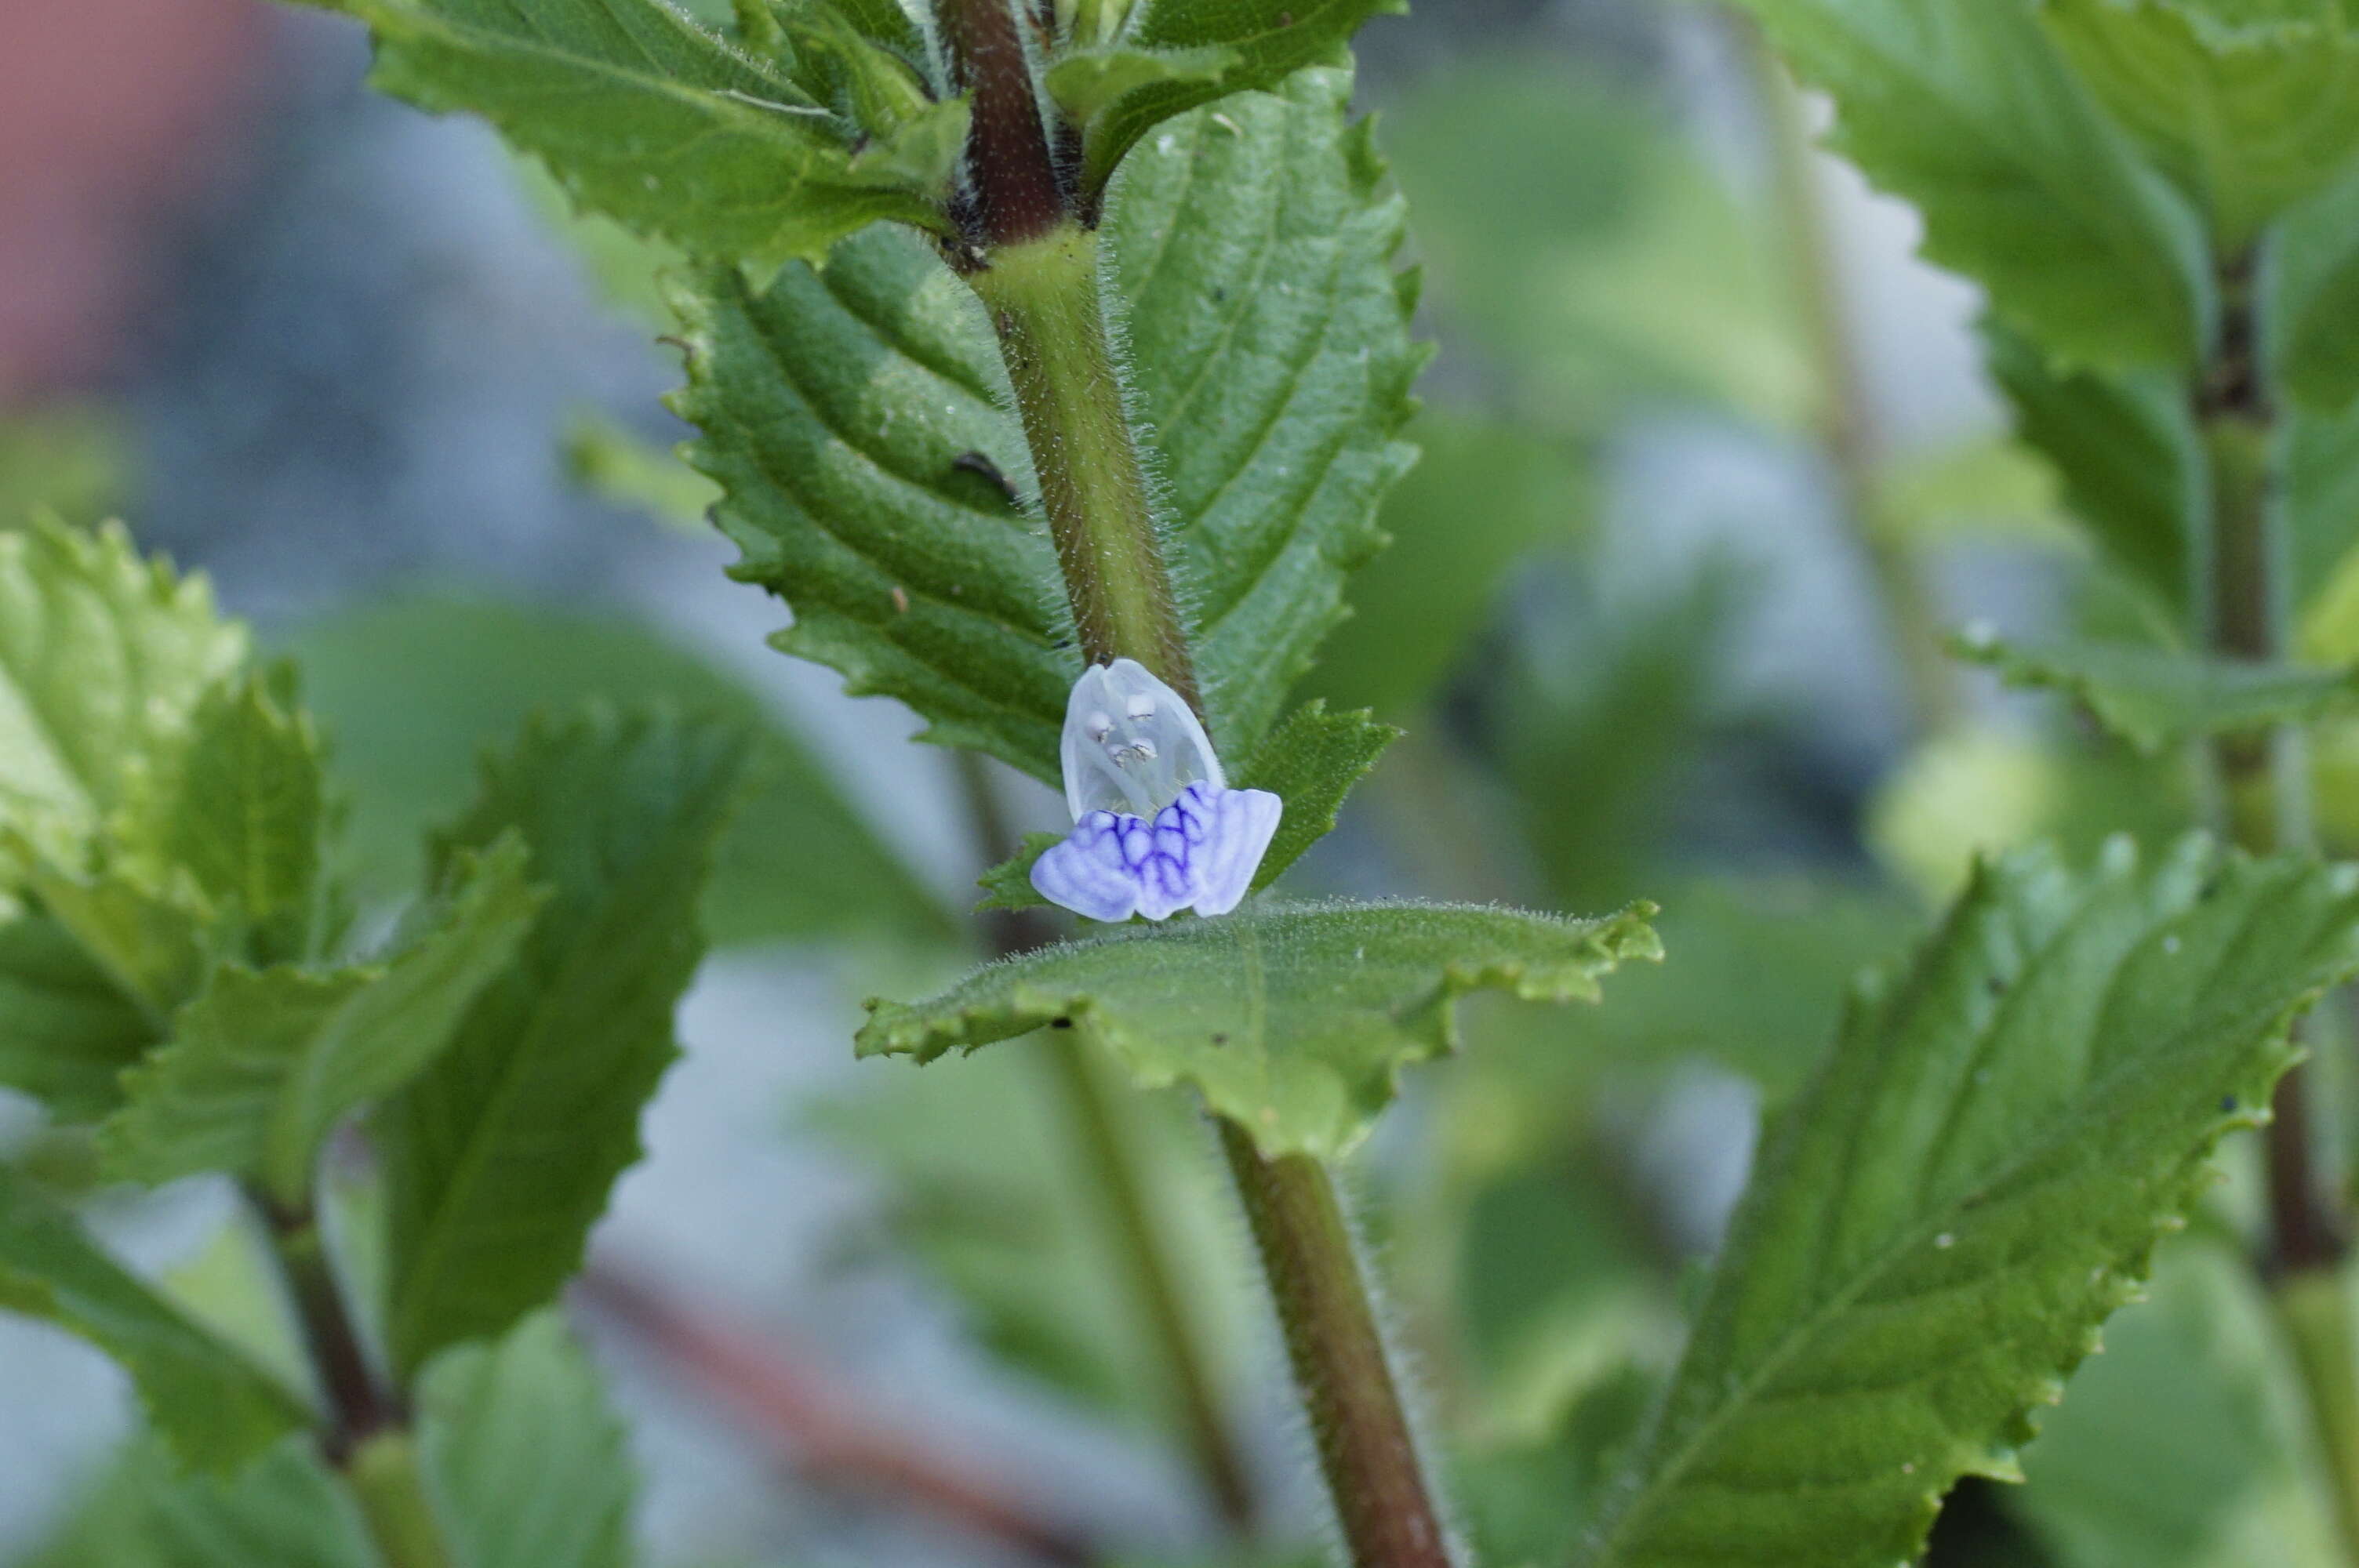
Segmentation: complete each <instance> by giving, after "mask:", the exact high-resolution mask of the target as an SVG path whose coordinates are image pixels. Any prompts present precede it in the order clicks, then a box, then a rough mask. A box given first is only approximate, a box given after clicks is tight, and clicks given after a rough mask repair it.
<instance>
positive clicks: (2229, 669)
mask: <svg viewBox="0 0 2359 1568" xmlns="http://www.w3.org/2000/svg"><path fill="white" fill-rule="evenodd" d="M1950 646H1951V652H1953V653H1955V654H1957V655H1958V656H1959V657H1960V658H1962V659H1964V660H1967V661H1968V662H1969V663H1972V664H1977V665H1986V666H1988V667H1989V668H1991V669H1994V670H1996V671H1997V672H1998V676H1999V678H2000V679H2001V680H2003V681H2005V682H2006V684H2007V685H2009V686H2013V687H2046V688H2048V689H2049V690H2052V691H2060V692H2062V693H2064V694H2065V695H2066V696H2068V697H2071V698H2072V699H2073V700H2074V701H2076V702H2080V703H2082V704H2083V705H2085V706H2086V707H2087V708H2088V709H2089V711H2090V712H2091V713H2092V714H2093V715H2094V716H2095V718H2096V719H2097V721H2098V722H2099V723H2101V724H2103V725H2104V727H2105V728H2106V729H2107V730H2110V731H2112V732H2113V733H2114V734H2115V735H2118V736H2120V737H2121V738H2122V739H2123V740H2125V741H2128V742H2129V743H2130V744H2131V745H2132V746H2135V747H2136V748H2137V749H2138V750H2139V751H2141V752H2146V753H2147V755H2149V756H2152V755H2155V754H2157V753H2158V752H2162V751H2163V750H2164V749H2165V748H2167V747H2169V746H2172V745H2175V744H2177V743H2178V742H2179V741H2185V740H2188V739H2190V738H2191V737H2194V736H2199V735H2219V734H2235V733H2240V732H2244V731H2248V730H2260V729H2266V728H2267V727H2268V726H2269V725H2272V724H2292V723H2299V722H2302V721H2305V720H2308V719H2316V718H2320V717H2321V716H2322V715H2324V714H2327V713H2330V712H2332V711H2333V710H2335V709H2336V708H2344V707H2348V706H2349V705H2350V704H2351V703H2352V702H2353V700H2354V698H2359V668H2348V669H2311V668H2308V667H2306V666H2303V665H2255V664H2243V663H2237V662H2234V661H2231V660H2226V659H2213V658H2207V657H2205V656H2204V655H2203V654H2190V653H2187V652H2184V651H2182V650H2180V649H2176V648H2158V647H2152V646H2148V645H2146V644H2142V643H2041V644H2038V645H2026V644H2022V643H2006V642H2001V641H2000V640H1998V639H1997V638H1995V637H1991V636H1976V635H1973V634H1972V633H1969V634H1967V635H1965V636H1962V637H1959V638H1956V639H1953V640H1952V641H1951V644H1950Z"/></svg>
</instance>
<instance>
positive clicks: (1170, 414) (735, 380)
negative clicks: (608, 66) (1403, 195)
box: [674, 70, 1419, 783]
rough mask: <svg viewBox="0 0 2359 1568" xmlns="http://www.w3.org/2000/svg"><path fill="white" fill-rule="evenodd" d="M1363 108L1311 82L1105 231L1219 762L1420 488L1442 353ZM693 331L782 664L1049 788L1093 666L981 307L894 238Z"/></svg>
mask: <svg viewBox="0 0 2359 1568" xmlns="http://www.w3.org/2000/svg"><path fill="white" fill-rule="evenodd" d="M1349 92H1350V78H1349V77H1348V76H1347V75H1345V74H1344V73H1343V72H1340V71H1332V70H1317V71H1307V72H1304V73H1302V74H1301V75H1299V76H1297V77H1296V78H1294V79H1293V80H1292V81H1288V83H1286V84H1285V87H1284V90H1283V95H1282V96H1278V95H1271V96H1254V97H1247V98H1240V99H1237V100H1235V101H1234V102H1232V103H1227V104H1225V105H1224V106H1223V109H1222V110H1221V111H1220V112H1219V117H1218V118H1215V117H1214V115H1213V114H1212V113H1211V112H1200V113H1199V114H1197V115H1195V116H1194V117H1191V118H1190V119H1189V120H1187V121H1185V122H1184V123H1180V124H1174V125H1172V126H1171V127H1170V128H1169V129H1168V130H1167V131H1165V132H1163V133H1160V134H1158V135H1157V136H1156V137H1155V138H1154V141H1153V142H1152V144H1151V145H1149V146H1145V147H1143V148H1142V149H1141V150H1140V152H1139V154H1138V155H1137V156H1136V157H1134V158H1133V159H1132V160H1131V161H1130V164H1129V168H1128V172H1127V173H1126V174H1125V177H1124V179H1123V183H1122V187H1121V189H1119V190H1118V191H1117V192H1116V193H1115V200H1114V205H1113V210H1112V212H1111V214H1110V216H1109V219H1108V227H1109V229H1110V231H1111V232H1112V236H1113V241H1112V248H1113V253H1114V271H1115V281H1116V284H1117V292H1119V293H1120V294H1121V295H1122V297H1124V298H1125V300H1126V301H1127V302H1128V307H1129V308H1128V313H1127V326H1128V330H1129V335H1130V340H1131V348H1132V351H1133V353H1132V358H1131V368H1132V373H1133V376H1134V383H1135V384H1134V386H1133V387H1132V392H1133V395H1134V406H1135V407H1136V409H1137V411H1138V413H1139V415H1140V416H1141V423H1142V427H1143V428H1145V429H1147V430H1150V431H1152V432H1154V433H1155V436H1156V440H1157V444H1158V447H1159V449H1160V452H1161V458H1162V464H1161V466H1162V470H1163V478H1164V481H1165V482H1164V485H1163V494H1164V500H1165V502H1166V503H1167V506H1168V510H1169V521H1170V524H1171V535H1170V536H1171V539H1172V542H1173V554H1174V557H1175V561H1174V573H1175V576H1176V577H1177V578H1178V579H1180V586H1181V587H1182V589H1183V590H1184V600H1185V602H1187V603H1188V604H1189V605H1190V608H1191V610H1192V611H1193V613H1194V617H1195V624H1194V626H1193V628H1192V631H1193V633H1194V637H1195V647H1196V655H1197V671H1198V674H1199V676H1200V677H1201V683H1202V686H1203V687H1204V691H1205V697H1206V703H1207V707H1208V708H1209V716H1208V717H1209V725H1210V729H1211V730H1212V737H1213V740H1214V741H1215V742H1216V743H1217V744H1218V745H1219V746H1220V747H1221V749H1222V751H1223V754H1224V755H1231V756H1234V755H1240V754H1248V753H1250V752H1251V751H1252V749H1253V747H1254V745H1255V744H1256V742H1257V741H1259V740H1260V738H1261V736H1262V734H1263V732H1264V731H1265V730H1267V729H1268V727H1269V726H1270V724H1271V723H1272V722H1273V721H1274V720H1275V719H1277V714H1278V712H1279V710H1280V708H1281V707H1282V705H1283V703H1284V701H1285V699H1286V697H1287V695H1288V690H1289V688H1290V687H1292V685H1293V684H1294V682H1295V681H1296V679H1297V678H1299V676H1300V675H1301V673H1302V671H1303V670H1304V669H1305V668H1307V667H1308V665H1309V663H1310V657H1311V654H1312V651H1313V650H1314V649H1315V648H1316V646H1317V645H1318V643H1319V640H1320V639H1321V637H1322V636H1323V635H1324V634H1325V633H1326V632H1327V630H1328V629H1329V628H1330V627H1331V626H1332V625H1333V624H1334V622H1335V621H1336V620H1337V618H1338V617H1339V616H1340V615H1341V614H1342V613H1343V610H1342V601H1343V577H1344V574H1345V573H1346V572H1347V571H1348V570H1349V569H1350V568H1352V567H1353V566H1354V565H1356V564H1357V563H1358V562H1360V561H1361V560H1363V559H1364V558H1365V557H1367V556H1368V555H1369V554H1370V553H1371V552H1372V551H1373V550H1374V549H1375V546H1376V545H1377V543H1378V539H1379V535H1377V533H1376V530H1375V523H1374V512H1375V504H1376V502H1377V499H1378V498H1379V496H1380V495H1381V493H1382V492H1383V490H1384V488H1385V487H1386V485H1387V484H1388V483H1389V482H1390V481H1392V480H1393V478H1395V477H1396V476H1397V474H1398V473H1399V471H1400V470H1402V469H1403V468H1404V467H1405V466H1406V463H1407V451H1406V449H1404V448H1402V447H1401V446H1400V445H1399V444H1398V443H1397V442H1396V441H1394V440H1393V439H1392V434H1393V432H1394V431H1395V430H1396V429H1397V427H1398V426H1399V424H1400V421H1401V420H1402V418H1403V417H1405V416H1406V414H1407V412H1408V383H1409V380H1410V379H1411V377H1412V375H1413V374H1414V373H1415V371H1416V368H1417V366H1418V364H1419V353H1418V351H1416V349H1415V348H1414V347H1413V346H1412V345H1411V344H1410V343H1409V341H1408V331H1407V307H1408V295H1407V293H1406V291H1405V288H1404V286H1403V284H1402V282H1401V280H1400V279H1399V278H1398V277H1397V276H1396V275H1395V274H1394V272H1393V270H1392V267H1391V263H1390V260H1389V257H1390V256H1391V254H1392V251H1393V249H1394V247H1395V245H1396V244H1397V243H1398V240H1399V237H1400V224H1401V210H1400V204H1399V202H1398V200H1397V199H1393V198H1388V197H1386V196H1383V195H1382V194H1380V192H1379V190H1378V183H1379V178H1380V175H1381V166H1380V165H1379V164H1378V163H1377V162H1376V160H1375V157H1374V155H1373V152H1372V151H1371V150H1370V146H1369V142H1368V137H1367V131H1366V127H1365V125H1364V124H1361V125H1358V126H1353V125H1350V124H1347V123H1346V121H1345V118H1344V105H1345V100H1346V98H1347V96H1348V94H1349ZM1271 278H1282V279H1283V280H1284V282H1283V284H1282V285H1280V286H1275V287H1273V286H1269V285H1268V283H1267V280H1268V279H1271ZM679 306H680V309H681V312H682V315H683V318H684V320H685V323H686V324H685V328H684V331H685V335H686V339H687V341H688V342H689V343H690V351H689V356H688V370H689V384H688V386H687V388H686V389H685V390H684V391H682V392H681V393H680V394H679V395H678V396H677V397H676V399H675V403H674V406H675V407H677V408H678V409H679V413H680V414H681V415H682V416H683V417H686V418H688V419H690V421H692V422H693V423H695V424H696V425H697V426H698V427H700V428H701V430H702V432H703V436H702V438H701V440H700V441H698V442H696V443H695V444H694V445H693V446H692V447H691V448H690V449H689V457H690V461H692V462H694V463H695V464H696V466H697V467H698V468H700V469H701V470H703V471H704V472H706V473H708V474H710V475H711V476H712V478H713V479H714V480H716V481H719V483H720V484H721V486H722V489H723V492H724V495H725V499H724V500H723V503H722V504H721V505H720V507H719V508H718V509H717V510H716V519H717V521H718V522H719V523H720V524H721V526H722V528H723V531H724V532H726V533H727V534H728V535H729V536H730V537H731V538H732V539H734V541H736V543H737V544H738V546H739V547H740V548H741V549H743V550H744V551H745V559H744V561H743V562H741V563H740V564H739V565H738V567H736V568H734V570H735V574H736V575H737V576H739V577H742V578H745V579H748V580H751V581H755V582H759V583H761V584H762V585H763V586H765V587H766V588H768V589H771V590H772V591H773V592H776V593H777V594H779V595H780V596H781V597H783V598H785V599H786V600H788V602H789V603H790V604H791V605H792V607H793V610H794V614H795V621H794V624H793V625H792V626H790V627H788V629H787V630H786V631H784V632H781V633H778V635H777V637H776V638H775V639H774V642H775V643H777V646H778V647H779V648H781V649H783V650H784V651H786V652H788V653H790V654H798V655H800V656H802V657H806V658H811V659H816V660H818V661H819V662H821V663H822V664H827V665H832V666H834V667H835V668H836V669H838V670H840V671H842V672H843V675H844V676H845V688H846V689H847V690H849V691H851V692H853V693H854V694H855V695H871V694H879V695H885V696H891V697H898V698H900V699H901V700H902V701H904V702H906V703H908V705H909V706H910V707H911V708H915V709H916V710H917V711H918V712H919V714H920V715H922V716H923V717H924V718H925V719H928V720H929V729H928V730H927V731H926V738H927V739H929V740H932V741H937V742H940V743H942V744H946V745H960V746H971V747H974V748H977V749H979V750H983V751H987V752H992V753H993V754H995V755H996V756H999V757H1001V758H1004V759H1005V760H1006V761H1007V762H1011V763H1013V764H1014V765H1016V767H1018V768H1021V769H1023V770H1024V771H1026V772H1027V773H1031V774H1033V775H1034V776H1035V777H1037V778H1040V779H1043V780H1047V781H1049V782H1052V783H1053V782H1055V781H1056V780H1057V778H1058V763H1057V736H1058V733H1059V730H1060V728H1061V726H1062V724H1063V721H1064V709H1065V698H1066V696H1067V694H1068V692H1069V691H1070V690H1071V685H1072V681H1073V679H1074V677H1075V676H1078V675H1079V674H1080V661H1079V658H1078V657H1077V655H1076V654H1074V653H1073V652H1072V651H1071V647H1070V642H1071V622H1070V618H1069V616H1068V614H1067V612H1066V611H1065V610H1064V608H1063V606H1062V602H1061V595H1060V593H1059V592H1058V590H1057V584H1058V582H1059V578H1058V574H1057V567H1056V559H1055V555H1054V552H1053V551H1052V550H1051V548H1050V546H1049V540H1048V537H1047V535H1046V533H1045V531H1044V530H1043V529H1042V528H1041V527H1040V526H1039V525H1038V524H1036V523H1035V522H1033V521H1031V520H1030V519H1029V517H1028V516H1027V514H1026V513H1025V512H1024V511H1022V510H1021V509H1020V508H1019V507H1018V506H1017V505H1016V503H1014V502H1013V501H1011V500H1010V499H1009V494H1008V492H1007V490H1006V488H1004V484H1012V485H1014V486H1015V487H1016V490H1017V491H1019V492H1029V490H1030V488H1031V485H1030V473H1031V470H1030V465H1029V462H1028V460H1027V459H1026V456H1025V451H1024V447H1023V443H1022V438H1021V436H1020V433H1019V431H1018V430H1017V428H1016V425H1015V422H1014V420H1013V419H1012V417H1011V416H1008V415H1007V414H1006V412H1005V409H1006V406H1007V403H1006V399H1007V392H1006V376H1005V373H1004V372H1003V370H1002V369H1001V366H1000V363H999V358H998V351H997V350H996V348H995V345H994V343H993V341H992V340H991V337H990V334H989V331H988V329H987V325H986V323H985V322H984V319H983V316H982V314H981V310H980V308H979V306H977V305H976V303H975V302H974V300H973V297H972V296H971V293H970V291H969V290H967V289H966V288H965V287H963V286H962V285H961V284H960V283H959V282H958V281H957V280H956V279H955V278H954V277H952V276H951V274H950V272H949V270H948V269H947V268H946V267H944V266H943V265H941V263H940V260H939V259H938V258H936V257H935V256H934V255H932V254H929V252H928V251H927V250H926V249H925V248H924V247H923V246H922V245H921V244H919V243H918V242H917V241H916V240H915V239H914V238H912V237H911V236H909V235H907V234H902V233H896V232H890V231H878V232H875V233H871V234H864V235H862V236H860V237H859V238H857V239H855V240H853V241H851V242H849V243H846V244H845V245H844V246H843V247H842V248H841V249H840V250H839V251H838V252H837V253H836V254H835V257H834V259H833V260H832V262H831V263H830V264H829V265H828V266H827V267H826V268H825V270H824V271H819V272H815V271H813V270H811V269H810V268H807V267H801V266H789V267H788V268H786V269H784V270H782V271H781V272H780V273H779V274H778V276H777V278H776V279H775V280H773V281H772V282H771V284H770V285H769V287H767V288H766V289H763V290H759V291H756V290H755V289H754V288H752V287H750V286H748V285H747V284H746V283H745V280H744V279H743V278H742V277H741V276H738V275H737V274H735V273H733V272H726V271H708V272H707V273H706V274H705V275H704V276H703V277H702V279H701V285H700V287H699V289H698V290H697V292H696V293H694V294H693V295H692V296H688V297H683V298H682V299H681V300H680V302H679ZM998 475H1005V476H1007V477H1006V481H998V480H996V479H995V476H998Z"/></svg>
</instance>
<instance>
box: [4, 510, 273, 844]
mask: <svg viewBox="0 0 2359 1568" xmlns="http://www.w3.org/2000/svg"><path fill="white" fill-rule="evenodd" d="M244 657H245V630H244V628H242V627H240V626H239V625H237V624H236V623H234V622H224V621H223V620H222V619H221V618H220V617H219V616H218V615H216V614H215V613H214V611H213V601H212V589H210V588H208V587H207V586H206V584H205V581H204V579H202V578H190V579H186V580H182V579H179V578H178V577H176V576H175V575H174V574H173V572H172V569H171V567H170V565H169V563H168V562H165V561H163V560H161V559H158V560H157V561H155V562H152V563H151V562H148V561H143V560H142V559H140V557H139V554H138V552H137V551H136V549H135V548H134V547H133V546H132V543H131V537H130V535H128V534H126V533H125V532H124V531H123V529H122V528H121V527H120V526H119V525H115V524H109V525H108V526H106V527H104V528H103V529H101V530H99V531H98V532H97V533H94V534H90V533H83V532H82V531H81V530H79V529H73V528H68V527H66V526H64V525H63V524H54V523H36V524H34V525H33V526H32V527H30V528H28V529H25V530H22V531H10V532H0V825H5V826H7V827H13V828H15V829H16V831H18V832H20V833H22V834H23V835H24V836H25V837H26V838H28V839H30V840H31V841H32V842H33V844H34V845H35V846H36V847H38V849H42V850H43V851H45V852H48V853H50V854H54V855H57V856H58V857H60V860H63V861H64V862H65V863H66V864H68V865H77V864H79V863H80V860H81V859H82V854H81V851H82V849H83V847H84V846H85V845H86V844H87V842H88V840H89V839H90V838H91V836H92V835H93V834H94V833H96V832H97V830H98V828H99V827H100V826H101V824H102V822H103V820H104V819H105V817H106V816H108V815H109V814H110V813H112V812H114V810H115V809H116V808H117V807H118V806H122V805H123V804H124V802H125V799H126V797H128V796H130V795H132V794H133V793H134V792H135V791H136V789H137V788H138V787H139V786H140V784H142V783H143V782H144V781H145V780H146V779H147V778H148V777H149V776H150V775H151V774H152V773H155V772H156V771H157V770H158V769H159V768H168V767H169V766H170V761H171V758H172V756H173V755H174V753H175V752H177V751H178V749H179V747H180V746H182V745H183V744H185V743H186V741H187V739H188V734H189V730H190V722H191V720H192V719H193V717H194V715H195V712H196V708H197V703H198V699H199V698H200V697H201V695H202V694H203V692H204V690H205V688H206V687H210V686H211V685H212V683H213V682H214V681H215V680H216V679H218V678H219V677H220V676H223V675H225V674H226V673H228V672H229V671H230V670H232V669H234V668H235V667H236V666H237V665H238V664H239V662H240V661H241V660H243V659H244ZM0 869H5V859H0Z"/></svg>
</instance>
